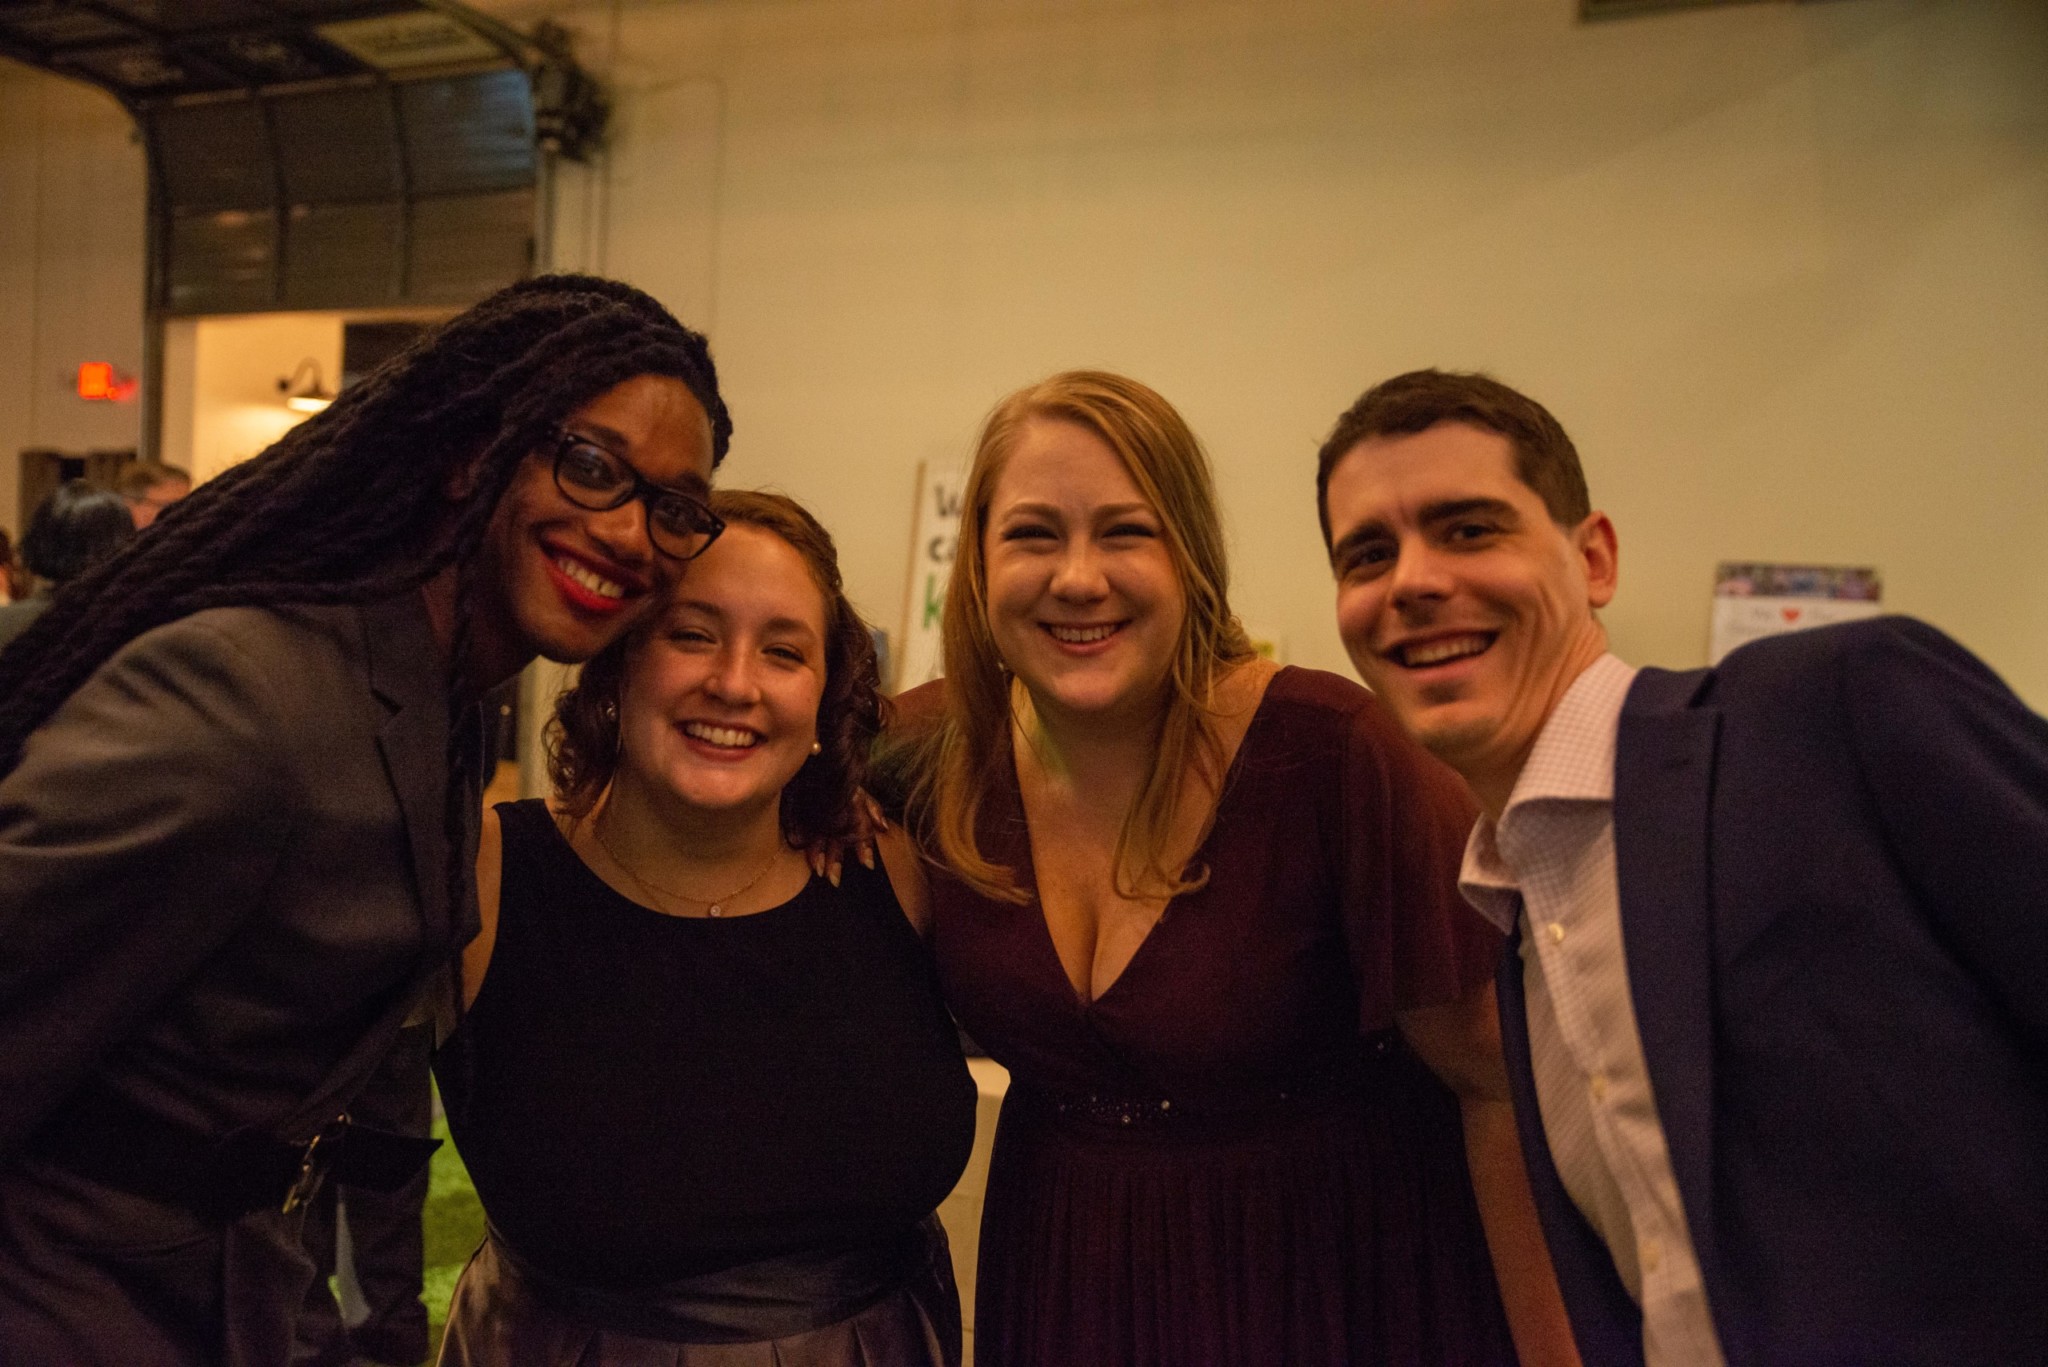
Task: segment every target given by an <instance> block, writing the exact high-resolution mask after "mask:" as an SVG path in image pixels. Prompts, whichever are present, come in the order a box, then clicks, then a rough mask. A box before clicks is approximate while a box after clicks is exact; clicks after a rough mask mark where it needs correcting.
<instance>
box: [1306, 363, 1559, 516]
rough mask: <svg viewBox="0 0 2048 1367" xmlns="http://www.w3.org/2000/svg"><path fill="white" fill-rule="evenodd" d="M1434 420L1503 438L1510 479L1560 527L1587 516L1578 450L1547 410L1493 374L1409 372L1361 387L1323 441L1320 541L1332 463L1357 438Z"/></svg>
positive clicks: (1422, 426)
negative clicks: (1511, 455) (1510, 460)
mask: <svg viewBox="0 0 2048 1367" xmlns="http://www.w3.org/2000/svg"><path fill="white" fill-rule="evenodd" d="M1440 422H1462V423H1470V424H1471V425H1472V426H1474V427H1481V428H1484V429H1486V430H1487V431H1489V432H1492V433H1495V434H1496V435H1498V436H1502V437H1506V438H1507V440H1508V444H1509V445H1510V446H1511V447H1513V448H1514V452H1515V477H1516V478H1518V479H1520V480H1521V481H1522V483H1524V484H1526V485H1528V486H1529V487H1530V488H1531V489H1532V490H1534V491H1535V493H1536V496H1537V497H1538V498H1540V499H1542V500H1543V506H1544V508H1545V509H1546V510H1547V511H1548V512H1549V513H1550V520H1551V521H1553V522H1555V523H1557V524H1558V525H1559V526H1560V527H1576V526H1578V525H1579V524H1580V523H1581V522H1584V521H1585V520H1586V519H1587V518H1588V517H1590V516H1591V515H1592V512H1593V500H1592V498H1591V497H1590V496H1589V495H1588V494H1587V493H1586V473H1585V471H1584V470H1582V469H1581V468H1580V467H1579V452H1578V448H1577V447H1575V446H1573V445H1572V439H1571V438H1570V437H1568V436H1566V435H1565V431H1564V428H1563V426H1562V425H1560V424H1559V422H1558V420H1557V419H1556V418H1554V417H1552V416H1551V415H1550V410H1549V409H1547V408H1545V407H1544V406H1543V405H1542V404H1540V403H1538V402H1536V400H1534V399H1532V398H1530V397H1529V396H1528V395H1526V394H1523V393H1521V392H1520V391H1518V390H1514V389H1510V388H1509V387H1508V386H1506V385H1504V384H1502V383H1501V382H1500V381H1499V380H1496V379H1494V378H1493V377H1492V376H1491V375H1482V374H1479V373H1477V372H1467V371H1455V370H1411V371H1409V372H1408V373H1407V374H1405V375H1396V376H1395V377H1394V378H1393V379H1391V380H1383V381H1381V382H1380V383H1379V384H1376V385H1374V386H1373V387H1372V388H1371V389H1368V390H1366V391H1365V393H1364V394H1362V395H1360V396H1359V399H1358V402H1357V403H1354V404H1352V405H1351V407H1349V408H1347V409H1345V410H1344V416H1343V417H1341V418H1338V419H1337V425H1336V427H1335V428H1333V429H1331V432H1330V435H1329V437H1328V438H1327V439H1326V440H1325V441H1324V442H1323V449H1322V451H1321V452H1320V453H1319V454H1318V455H1317V458H1316V516H1317V517H1318V518H1320V519H1321V520H1322V524H1323V545H1324V546H1325V547H1328V546H1329V544H1330V475H1331V473H1332V472H1333V471H1334V470H1336V468H1337V463H1338V462H1339V461H1341V460H1343V459H1344V457H1345V456H1347V455H1349V454H1350V453H1351V448H1352V447H1354V446H1356V445H1358V443H1360V442H1362V441H1367V440H1369V439H1371V438H1373V437H1397V436H1409V435H1412V434H1414V433H1416V432H1425V431H1427V430H1429V429H1430V428H1432V427H1434V426H1436V425H1437V424H1438V423H1440Z"/></svg>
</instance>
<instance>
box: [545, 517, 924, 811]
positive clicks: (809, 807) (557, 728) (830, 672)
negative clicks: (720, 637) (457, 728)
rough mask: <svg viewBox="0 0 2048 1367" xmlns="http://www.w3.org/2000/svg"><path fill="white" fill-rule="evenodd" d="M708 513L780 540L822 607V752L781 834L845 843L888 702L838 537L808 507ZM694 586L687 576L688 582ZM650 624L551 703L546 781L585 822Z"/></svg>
mask: <svg viewBox="0 0 2048 1367" xmlns="http://www.w3.org/2000/svg"><path fill="white" fill-rule="evenodd" d="M711 510H712V511H713V512H715V513H717V514H718V515H719V516H720V517H722V518H724V519H725V522H726V525H727V526H729V527H730V526H735V525H739V524H745V525H746V526H750V527H759V528H761V529H762V530H763V531H767V532H772V533H773V534H774V535H776V536H778V537H780V538H781V539H782V540H783V541H784V542H786V543H788V545H789V547H790V548H791V549H792V550H794V551H795V552H796V553H797V554H798V555H800V556H802V557H803V561H804V564H805V566H807V567H808V568H809V569H810V572H811V578H812V580H813V581H814V582H815V583H816V584H817V586H818V592H819V593H820V594H821V595H823V597H824V599H825V692H824V696H823V697H821V698H820V699H819V700H818V753H817V754H815V755H813V756H812V757H811V758H810V759H809V760H807V761H806V762H805V763H804V766H803V768H801V769H799V770H797V773H796V777H795V778H793V779H791V780H790V781H789V785H788V786H787V787H785V788H784V789H783V790H782V833H783V835H784V837H785V838H786V839H788V841H789V842H790V844H792V845H805V844H808V843H810V842H811V841H814V840H832V839H838V838H842V837H845V836H849V835H851V834H852V833H853V830H854V818H853V800H854V794H855V793H856V792H858V791H859V790H860V788H861V785H862V784H863V783H864V782H865V781H866V778H867V767H868V752H869V750H870V748H871V747H872V746H873V744H874V740H875V737H876V736H878V735H879V734H881V730H882V724H883V720H884V708H885V707H886V705H887V704H886V703H885V702H884V700H883V698H882V679H881V672H880V670H879V668H878V667H877V665H876V661H875V644H874V638H873V637H872V636H870V635H869V632H868V625H867V623H866V622H864V621H862V620H861V616H860V614H859V613H858V612H856V611H854V607H853V604H852V603H851V602H849V601H848V600H847V597H846V590H845V588H844V586H843V583H842V581H841V579H840V574H839V553H838V551H837V549H836V548H835V547H834V546H833V544H832V535H831V533H829V532H827V531H826V530H825V529H824V527H822V526H820V525H819V523H818V520H817V519H816V518H814V517H812V516H811V515H810V513H808V512H806V511H805V510H804V507H803V505H802V504H800V503H798V502H797V501H796V500H795V499H792V498H789V497H787V496H785V495H783V494H775V493H768V492H765V491H749V490H738V489H720V490H717V491H715V492H714V493H713V494H712V495H711ZM684 578H685V580H687V579H688V575H687V573H686V574H685V576H684ZM646 620H647V623H648V625H644V626H642V627H641V628H639V629H638V630H636V631H634V632H632V633H630V634H629V635H628V636H627V637H626V638H625V639H623V640H620V641H615V642H613V643H612V644H611V645H610V646H609V647H607V648H606V649H605V650H603V651H601V652H600V653H599V654H597V655H596V656H594V657H593V658H592V659H591V660H590V662H589V663H587V664H585V665H584V666H583V672H582V674H581V676H580V677H579V678H578V679H577V680H576V685H575V687H573V688H571V689H570V690H569V691H568V692H566V693H564V694H562V696H561V697H560V698H558V699H557V700H556V702H555V715H554V719H553V721H551V722H550V723H549V725H548V729H547V752H548V779H549V781H550V782H551V783H552V784H553V786H554V790H555V801H556V803H557V804H558V805H559V806H560V807H561V808H562V810H564V811H565V812H567V813H569V815H570V816H572V817H576V818H579V819H580V818H582V817H585V816H588V815H589V814H590V813H591V811H592V810H593V809H594V808H595V807H596V806H597V800H598V798H599V797H601V796H602V795H603V793H604V790H605V788H606V787H607V786H608V785H609V784H610V783H611V781H612V776H613V775H614V774H615V773H617V772H618V763H619V690H620V685H621V684H622V683H623V682H624V680H625V676H626V660H627V658H628V656H629V655H630V653H631V652H632V650H633V648H634V646H635V645H636V644H637V643H638V642H639V641H641V640H642V639H644V637H645V635H646V633H647V632H648V631H651V630H653V629H655V625H656V624H658V622H659V620H660V614H659V613H655V614H651V615H650V616H649V617H648V618H647V619H646Z"/></svg>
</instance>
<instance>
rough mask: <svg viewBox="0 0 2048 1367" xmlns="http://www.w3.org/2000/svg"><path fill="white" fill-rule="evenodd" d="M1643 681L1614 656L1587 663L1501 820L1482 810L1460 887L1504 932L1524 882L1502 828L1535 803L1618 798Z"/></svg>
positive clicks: (1540, 737)
mask: <svg viewBox="0 0 2048 1367" xmlns="http://www.w3.org/2000/svg"><path fill="white" fill-rule="evenodd" d="M1635 677H1636V670H1635V667H1634V666H1633V665H1630V664H1627V663H1625V662H1624V661H1623V660H1621V659H1620V658H1619V657H1617V656H1614V655H1611V654H1609V655H1602V656H1601V657H1600V658H1599V659H1597V660H1595V661H1593V663H1592V664H1590V665H1588V666H1586V668H1585V670H1584V671H1583V672H1581V673H1580V675H1579V677H1578V678H1576V679H1574V680H1573V681H1572V686H1571V687H1570V688H1568V689H1566V690H1565V694H1564V696H1563V697H1562V698H1560V699H1558V703H1557V706H1556V707H1554V708H1552V709H1551V713H1550V716H1549V717H1548V718H1547V719H1546V720H1545V721H1544V723H1543V729H1542V731H1540V732H1538V733H1537V736H1536V744H1535V745H1534V747H1532V748H1531V749H1530V751H1529V759H1528V762H1527V763H1526V764H1524V765H1523V766H1522V772H1521V775H1520V777H1518V778H1517V779H1516V780H1515V788H1514V792H1513V793H1511V794H1510V795H1509V796H1508V805H1507V807H1506V808H1505V809H1504V810H1503V811H1502V813H1501V819H1500V821H1498V822H1496V821H1495V820H1494V819H1493V818H1492V817H1490V816H1487V815H1485V814H1484V813H1482V814H1481V815H1480V817H1479V820H1478V821H1477V822H1476V823H1474V825H1473V827H1472V834H1471V835H1470V836H1469V837H1467V838H1466V841H1465V863H1464V867H1463V868H1462V869H1460V870H1459V873H1458V889H1459V891H1461V892H1462V893H1464V894H1465V900H1466V901H1468V902H1470V903H1471V904H1472V906H1473V907H1474V908H1475V909H1476V910H1477V911H1478V912H1479V914H1480V915H1482V916H1484V917H1485V918H1486V919H1487V920H1489V921H1491V922H1492V923H1493V924H1494V925H1495V926H1496V927H1498V928H1499V929H1500V930H1501V932H1502V933H1507V932H1508V931H1511V930H1513V929H1514V924H1515V917H1516V916H1517V914H1518V913H1519V910H1520V904H1521V879H1520V878H1519V877H1518V876H1517V874H1516V872H1515V869H1514V867H1513V866H1512V865H1511V864H1509V863H1508V861H1507V859H1506V858H1505V857H1503V856H1502V854H1501V852H1500V827H1501V824H1502V823H1509V822H1513V820H1514V818H1515V812H1516V809H1517V808H1520V807H1522V806H1524V805H1525V804H1528V803H1533V802H1590V803H1611V802H1612V801H1613V800H1614V739H1615V735H1616V733H1617V732H1618V731H1619V730H1620V729H1621V709H1622V705H1623V704H1624V703H1626V702H1627V701H1628V690H1629V687H1630V685H1632V684H1633V683H1634V682H1635Z"/></svg>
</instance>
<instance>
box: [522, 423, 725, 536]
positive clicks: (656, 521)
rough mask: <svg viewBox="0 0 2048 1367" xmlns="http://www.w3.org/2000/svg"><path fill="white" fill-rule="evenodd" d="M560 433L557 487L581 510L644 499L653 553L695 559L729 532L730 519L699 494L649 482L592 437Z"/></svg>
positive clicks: (599, 509) (609, 507)
mask: <svg viewBox="0 0 2048 1367" xmlns="http://www.w3.org/2000/svg"><path fill="white" fill-rule="evenodd" d="M556 431H557V433H558V436H557V438H556V442H555V487H556V488H557V489H560V490H561V491H562V497H563V498H566V499H568V500H569V501H570V502H571V503H573V504H575V505H576V506H577V507H579V508H588V509H589V510H590V511H591V512H593V513H608V512H610V511H611V510H612V509H614V508H623V507H625V506H626V505H627V504H628V503H630V502H632V501H633V500H634V499H636V498H637V499H639V500H640V501H641V502H642V503H643V504H645V505H646V506H647V535H648V537H649V538H650V539H651V540H652V541H653V542H654V548H655V549H656V550H658V551H660V552H661V553H662V554H663V555H666V556H668V557H670V558H671V559H675V560H694V559H696V558H697V557H698V556H700V555H702V554H704V552H705V551H706V550H707V549H709V548H710V546H711V543H712V542H714V541H716V540H718V534H719V533H720V532H722V531H724V530H725V519H724V518H722V517H720V516H719V515H718V514H717V513H714V512H712V511H711V509H710V508H709V507H708V506H707V505H706V504H705V502H704V500H703V499H701V498H698V497H697V496H696V495H695V494H686V493H684V492H683V491H682V490H681V489H671V488H669V487H667V486H666V485H661V484H656V483H655V482H654V481H652V480H650V479H647V478H644V477H643V476H642V475H641V474H640V472H639V471H638V470H635V469H634V468H633V467H632V466H630V465H628V464H627V463H626V460H625V458H624V457H623V456H621V455H619V454H618V453H617V452H615V451H611V450H607V449H606V448H605V447H603V446H600V445H599V444H598V443H597V442H595V441H592V440H591V439H590V438H589V437H585V436H579V435H578V434H576V433H574V432H571V431H570V430H569V429H568V428H566V427H563V428H557V429H556Z"/></svg>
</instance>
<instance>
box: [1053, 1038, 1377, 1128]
mask: <svg viewBox="0 0 2048 1367" xmlns="http://www.w3.org/2000/svg"><path fill="white" fill-rule="evenodd" d="M1400 1047H1401V1046H1400V1039H1399V1036H1398V1035H1397V1034H1396V1032H1394V1031H1392V1030H1383V1031H1380V1032H1378V1033H1376V1034H1374V1035H1370V1036H1368V1037H1366V1038H1365V1039H1364V1040H1362V1041H1361V1048H1360V1051H1359V1053H1358V1054H1357V1055H1356V1056H1349V1057H1344V1058H1340V1059H1334V1060H1331V1061H1330V1062H1328V1063H1326V1064H1324V1065H1322V1066H1320V1067H1317V1068H1314V1069H1310V1070H1308V1071H1306V1072H1303V1073H1300V1074H1296V1075H1295V1076H1293V1077H1290V1078H1289V1079H1287V1080H1286V1081H1285V1082H1284V1083H1277V1084H1275V1085H1273V1086H1270V1087H1250V1088H1242V1089H1238V1090H1234V1091H1231V1092H1227V1093H1220V1094H1211V1095H1206V1096H1200V1097H1195V1096H1169V1095H1166V1094H1164V1093H1163V1092H1150V1093H1147V1092H1140V1091H1133V1092H1106V1091H1104V1092H1080V1093H1055V1092H1044V1091H1038V1092H1027V1093H1026V1095H1027V1096H1028V1097H1029V1098H1031V1099H1032V1100H1035V1101H1036V1102H1037V1104H1038V1105H1040V1106H1042V1107H1043V1108H1044V1109H1045V1110H1048V1111H1050V1112H1051V1113H1052V1114H1053V1115H1055V1116H1057V1117H1059V1118H1060V1119H1061V1120H1068V1121H1075V1122H1078V1123H1081V1124H1085V1125H1096V1126H1102V1127H1105V1128H1110V1129H1122V1130H1158V1129H1164V1128H1167V1127H1174V1128H1180V1127H1184V1126H1192V1125H1199V1124H1202V1123H1204V1122H1233V1121H1239V1120H1244V1119H1249V1118H1252V1117H1256V1116H1261V1115H1272V1114H1275V1113H1276V1112H1277V1113H1281V1114H1286V1113H1289V1112H1294V1111H1307V1110H1313V1109H1315V1108H1316V1107H1318V1106H1321V1105H1322V1104H1324V1103H1326V1102H1328V1101H1330V1100H1332V1099H1333V1098H1336V1097H1339V1096H1342V1095H1344V1094H1347V1093H1353V1092H1357V1091H1359V1090H1360V1089H1361V1088H1363V1087H1364V1086H1365V1085H1366V1082H1367V1079H1368V1077H1369V1075H1370V1074H1371V1072H1372V1069H1373V1066H1374V1065H1375V1064H1377V1063H1380V1062H1382V1061H1384V1060H1388V1059H1391V1058H1393V1057H1394V1056H1395V1055H1396V1054H1397V1053H1398V1052H1399V1050H1400ZM1012 1090H1013V1091H1021V1090H1023V1089H1021V1088H1018V1087H1017V1086H1016V1085H1015V1084H1013V1085H1012Z"/></svg>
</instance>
